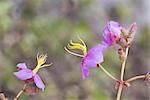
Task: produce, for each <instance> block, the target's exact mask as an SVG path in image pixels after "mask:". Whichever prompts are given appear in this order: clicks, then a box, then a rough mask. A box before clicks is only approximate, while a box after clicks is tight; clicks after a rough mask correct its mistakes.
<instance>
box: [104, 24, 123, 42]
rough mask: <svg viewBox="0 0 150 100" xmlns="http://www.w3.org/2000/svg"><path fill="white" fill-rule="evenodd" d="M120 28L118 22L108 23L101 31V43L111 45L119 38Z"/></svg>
mask: <svg viewBox="0 0 150 100" xmlns="http://www.w3.org/2000/svg"><path fill="white" fill-rule="evenodd" d="M120 34H121V26H120V24H119V23H118V22H114V21H110V22H108V23H107V25H106V26H105V27H104V30H103V42H105V43H107V44H108V45H112V44H113V43H114V42H116V40H117V39H118V38H120Z"/></svg>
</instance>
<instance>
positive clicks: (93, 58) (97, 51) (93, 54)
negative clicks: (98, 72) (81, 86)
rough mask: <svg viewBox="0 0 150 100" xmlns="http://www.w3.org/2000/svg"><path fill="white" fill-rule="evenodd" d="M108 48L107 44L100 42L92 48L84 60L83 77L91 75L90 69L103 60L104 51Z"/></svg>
mask: <svg viewBox="0 0 150 100" xmlns="http://www.w3.org/2000/svg"><path fill="white" fill-rule="evenodd" d="M106 48H107V45H104V44H98V45H96V46H95V47H93V48H91V49H90V50H89V51H88V53H87V55H86V56H85V57H84V58H83V60H82V67H81V69H82V78H83V79H85V78H87V77H88V76H89V69H90V68H94V67H96V66H97V64H100V63H102V62H103V52H104V51H105V49H106Z"/></svg>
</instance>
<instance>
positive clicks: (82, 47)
mask: <svg viewBox="0 0 150 100" xmlns="http://www.w3.org/2000/svg"><path fill="white" fill-rule="evenodd" d="M78 38H79V40H80V41H81V43H82V44H81V43H74V42H72V40H71V41H70V43H69V44H68V45H67V47H65V50H66V51H67V52H69V53H71V54H73V55H76V56H83V57H84V56H85V55H86V53H87V47H86V45H85V43H84V41H83V40H82V39H81V38H80V37H79V36H78ZM67 48H68V49H79V50H81V51H82V52H83V55H80V54H76V53H74V52H71V51H70V50H68V49H67Z"/></svg>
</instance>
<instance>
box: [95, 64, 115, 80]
mask: <svg viewBox="0 0 150 100" xmlns="http://www.w3.org/2000/svg"><path fill="white" fill-rule="evenodd" d="M98 67H99V68H101V69H102V71H103V72H104V73H106V74H107V75H108V76H109V77H110V78H112V79H113V80H115V81H117V80H118V79H117V78H115V77H114V76H112V75H111V74H110V73H109V72H108V71H107V70H106V69H105V68H104V67H103V66H102V65H100V64H98Z"/></svg>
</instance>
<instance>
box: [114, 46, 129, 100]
mask: <svg viewBox="0 0 150 100" xmlns="http://www.w3.org/2000/svg"><path fill="white" fill-rule="evenodd" d="M128 52H129V47H127V48H126V49H125V59H124V61H123V63H122V66H121V75H120V80H121V81H124V79H123V78H124V72H125V64H126V60H127V56H128ZM122 89H123V84H120V85H119V89H118V93H117V98H116V100H120V98H121V93H122Z"/></svg>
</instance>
